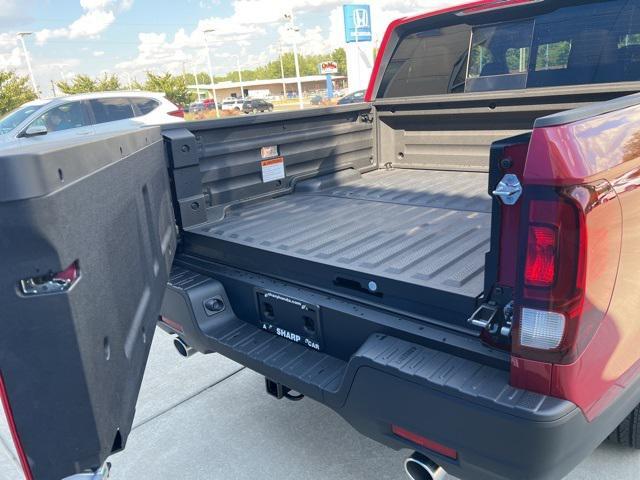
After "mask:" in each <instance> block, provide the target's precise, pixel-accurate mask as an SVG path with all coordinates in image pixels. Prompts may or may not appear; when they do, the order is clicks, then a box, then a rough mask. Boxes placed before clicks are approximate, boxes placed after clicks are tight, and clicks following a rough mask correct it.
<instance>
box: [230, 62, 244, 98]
mask: <svg viewBox="0 0 640 480" xmlns="http://www.w3.org/2000/svg"><path fill="white" fill-rule="evenodd" d="M231 56H232V57H236V64H237V66H238V78H239V79H240V95H242V100H244V85H242V70H241V69H240V55H231Z"/></svg>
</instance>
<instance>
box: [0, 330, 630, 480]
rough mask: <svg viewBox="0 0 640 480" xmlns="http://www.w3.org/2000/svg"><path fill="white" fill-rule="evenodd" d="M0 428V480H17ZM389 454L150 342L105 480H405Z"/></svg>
mask: <svg viewBox="0 0 640 480" xmlns="http://www.w3.org/2000/svg"><path fill="white" fill-rule="evenodd" d="M8 445H10V441H9V440H8V432H7V430H6V426H5V425H0V479H1V480H18V479H19V478H21V476H20V473H19V469H18V466H17V462H16V458H15V454H14V453H11V448H8V447H7V446H8ZM407 453H408V452H395V451H393V450H390V449H388V448H386V447H383V446H381V445H379V444H377V443H375V442H373V441H371V440H368V439H367V438H365V437H363V436H361V435H359V434H358V433H356V432H355V431H354V430H353V429H351V427H349V425H348V424H347V423H346V422H345V421H344V420H343V419H342V418H341V417H339V416H338V415H336V414H335V413H333V412H332V411H331V410H329V409H328V408H326V407H324V406H322V405H320V404H318V403H315V402H313V401H311V400H307V399H305V400H303V401H301V402H290V401H285V400H280V401H279V400H276V399H273V398H272V397H269V396H268V395H267V394H266V393H265V392H264V380H263V378H262V377H261V376H259V375H257V374H255V373H254V372H251V371H250V370H248V369H244V368H242V367H241V366H240V365H238V364H236V363H234V362H232V361H230V360H227V359H225V358H224V357H222V356H220V355H209V356H204V355H196V356H194V357H192V358H190V359H188V360H185V359H182V358H180V357H178V355H177V354H176V353H175V352H174V351H173V346H172V345H171V342H170V340H169V338H167V335H166V334H164V333H163V332H161V331H158V332H157V334H156V338H155V340H154V344H153V348H152V353H151V357H150V359H149V365H148V367H147V373H146V375H145V380H144V383H143V389H142V391H141V393H140V398H139V401H138V410H137V413H136V420H135V424H134V430H133V432H132V434H131V436H130V437H129V442H128V446H127V449H126V450H125V451H124V452H122V453H120V454H117V455H114V456H113V457H112V458H111V462H112V464H113V468H112V475H111V478H112V480H132V479H135V480H158V479H165V478H166V479H176V478H184V479H190V480H200V479H202V480H249V479H252V480H255V479H267V478H269V479H272V478H273V479H279V480H280V479H281V480H289V479H290V480H312V479H313V480H315V479H322V480H365V479H366V480H378V479H380V480H405V478H406V477H405V475H404V473H403V471H402V461H403V459H404V458H405V456H406V455H407ZM639 478H640V452H636V451H632V450H626V449H621V448H618V447H616V446H613V445H609V444H604V445H603V446H601V447H600V448H599V449H598V450H596V452H594V454H593V455H591V457H589V458H588V459H587V460H586V461H585V462H584V463H583V464H582V465H580V466H579V467H578V468H577V469H576V470H575V471H574V472H573V473H572V474H571V475H570V476H569V477H567V479H566V480H614V479H615V480H637V479H639Z"/></svg>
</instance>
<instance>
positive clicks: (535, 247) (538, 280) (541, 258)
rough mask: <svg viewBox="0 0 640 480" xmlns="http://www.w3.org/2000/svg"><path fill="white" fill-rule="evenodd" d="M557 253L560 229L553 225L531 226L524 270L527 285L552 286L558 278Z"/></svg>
mask: <svg viewBox="0 0 640 480" xmlns="http://www.w3.org/2000/svg"><path fill="white" fill-rule="evenodd" d="M557 255H558V231H557V230H556V229H555V228H554V227H551V226H542V225H532V226H530V227H529V240H528V242H527V257H526V258H527V260H526V264H525V270H524V281H525V285H527V286H529V287H550V286H552V285H553V282H554V280H555V278H556V261H557Z"/></svg>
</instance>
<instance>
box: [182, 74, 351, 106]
mask: <svg viewBox="0 0 640 480" xmlns="http://www.w3.org/2000/svg"><path fill="white" fill-rule="evenodd" d="M332 78H333V88H334V89H335V90H342V89H345V88H347V77H345V76H342V75H334V76H333V77H332ZM300 83H301V84H302V94H303V96H309V95H313V94H315V93H316V92H324V91H325V90H326V89H327V80H326V76H325V75H311V76H308V77H300ZM188 88H189V90H191V91H193V92H197V93H198V95H199V97H200V98H213V88H214V85H211V84H203V85H189V86H188ZM241 88H243V89H244V95H245V97H253V98H264V97H272V98H273V97H275V98H293V97H297V95H298V81H297V79H296V78H284V79H278V80H251V81H246V82H242V86H241V85H240V82H220V83H216V84H215V89H216V96H217V97H218V101H222V100H223V99H225V98H228V97H241V96H242V94H241V90H240V89H241Z"/></svg>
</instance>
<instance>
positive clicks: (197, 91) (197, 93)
mask: <svg viewBox="0 0 640 480" xmlns="http://www.w3.org/2000/svg"><path fill="white" fill-rule="evenodd" d="M192 70H193V78H194V79H195V81H196V96H197V97H198V103H200V81H199V80H198V72H197V71H196V67H195V66H194V67H193V68H192Z"/></svg>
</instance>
